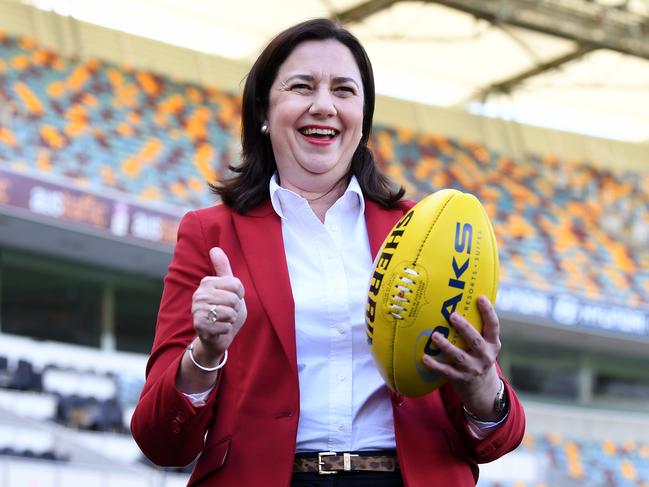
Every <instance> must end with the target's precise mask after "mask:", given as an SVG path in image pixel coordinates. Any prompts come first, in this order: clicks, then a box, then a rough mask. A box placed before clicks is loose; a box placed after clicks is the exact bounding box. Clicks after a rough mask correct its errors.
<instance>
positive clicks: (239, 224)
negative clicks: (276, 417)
mask: <svg viewBox="0 0 649 487" xmlns="http://www.w3.org/2000/svg"><path fill="white" fill-rule="evenodd" d="M232 218H233V220H234V226H235V228H236V231H237V233H238V235H239V241H240V242H241V250H242V252H243V256H244V259H245V260H246V263H247V264H248V270H249V272H250V275H251V277H252V281H253V283H254V285H255V288H256V290H257V295H258V296H259V300H260V301H261V304H262V306H263V307H264V309H265V310H266V313H267V314H268V318H269V319H270V322H271V324H272V325H273V327H274V328H275V332H276V333H277V336H278V337H279V341H280V343H281V344H282V348H283V349H284V353H286V356H287V358H288V361H289V363H290V364H291V367H292V368H293V369H294V371H295V374H296V375H297V360H296V351H295V305H294V302H293V293H292V291H291V282H290V278H289V274H288V265H287V263H286V254H285V252H284V240H283V239H282V223H281V220H280V218H279V216H278V215H277V214H276V213H275V211H274V210H273V207H272V205H271V203H270V200H267V201H266V202H265V203H262V204H261V205H260V206H258V207H257V208H255V209H254V210H252V211H250V212H248V213H247V214H246V215H240V214H238V213H233V215H232Z"/></svg>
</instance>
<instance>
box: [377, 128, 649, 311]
mask: <svg viewBox="0 0 649 487" xmlns="http://www.w3.org/2000/svg"><path fill="white" fill-rule="evenodd" d="M374 148H375V153H376V155H377V157H378V160H379V162H380V164H381V165H382V166H383V168H384V169H386V170H387V172H388V173H389V174H390V176H391V177H393V178H394V179H395V180H396V181H398V182H399V183H400V184H402V185H403V186H404V187H405V188H406V189H407V191H408V194H409V196H410V197H412V198H413V199H420V198H422V197H423V196H425V195H427V194H430V193H431V192H434V191H436V190H438V189H441V188H443V187H453V188H457V189H459V190H462V191H469V192H472V193H474V194H476V196H478V197H479V198H480V200H481V201H482V202H483V204H484V206H485V208H486V209H487V212H488V213H489V215H490V217H491V219H492V222H493V225H494V229H495V231H496V235H497V239H498V244H499V251H500V257H501V276H500V277H501V280H502V281H503V282H507V283H510V284H514V285H515V284H517V283H525V284H526V285H528V286H529V285H531V286H534V287H535V288H537V289H539V290H545V291H547V290H550V289H552V290H553V291H554V292H567V293H571V294H576V295H579V296H581V297H584V298H587V299H591V300H594V301H605V302H606V303H608V304H615V303H617V304H622V305H628V306H631V307H634V306H641V305H642V304H643V303H647V302H649V265H648V264H649V252H648V249H649V235H647V232H646V231H645V230H646V229H647V228H649V175H647V174H637V173H630V172H629V173H620V174H617V173H616V174H614V173H612V172H610V171H607V170H603V169H597V168H595V167H594V166H593V165H589V164H587V163H586V162H583V161H571V162H568V161H559V160H558V159H556V158H553V157H550V156H545V157H541V156H539V155H532V154H531V155H529V157H528V158H527V159H525V160H516V161H514V160H512V159H510V158H507V157H503V156H501V155H499V154H498V153H496V152H494V151H490V150H488V149H487V148H486V147H483V146H480V145H478V144H473V143H469V142H463V141H460V140H454V139H449V138H445V137H441V136H432V135H421V134H416V133H414V132H412V131H407V130H396V129H387V128H380V129H379V130H378V131H377V132H376V134H375V138H374ZM606 222H612V223H609V224H608V227H607V223H606Z"/></svg>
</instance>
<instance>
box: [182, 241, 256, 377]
mask: <svg viewBox="0 0 649 487" xmlns="http://www.w3.org/2000/svg"><path fill="white" fill-rule="evenodd" d="M210 260H211V261H212V266H213V267H214V271H215V275H214V276H206V277H204V278H203V279H202V280H201V283H200V285H199V286H198V288H197V289H196V291H195V292H194V295H193V296H192V316H193V319H194V330H196V335H197V337H198V340H199V342H200V343H197V341H196V340H195V341H194V348H195V350H196V352H195V355H196V356H197V358H198V356H200V357H201V359H203V361H202V362H201V364H202V365H205V366H206V367H212V366H214V365H215V364H216V363H217V362H218V361H219V359H220V357H221V356H222V355H223V354H224V353H225V351H226V350H227V349H228V347H229V346H230V344H231V343H232V340H234V337H235V336H236V334H237V333H238V332H239V330H240V329H241V326H243V323H244V322H245V321H246V316H247V310H246V303H245V301H244V299H243V298H244V289H243V284H241V281H240V280H239V279H237V278H236V277H234V276H233V275H232V268H231V267H230V261H229V260H228V257H227V255H225V252H223V250H221V249H220V248H219V247H212V249H211V250H210ZM199 348H200V350H199Z"/></svg>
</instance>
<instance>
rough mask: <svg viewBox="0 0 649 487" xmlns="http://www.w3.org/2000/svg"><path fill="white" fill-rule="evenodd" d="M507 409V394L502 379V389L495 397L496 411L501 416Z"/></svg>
mask: <svg viewBox="0 0 649 487" xmlns="http://www.w3.org/2000/svg"><path fill="white" fill-rule="evenodd" d="M506 410H507V394H505V383H504V382H503V381H502V379H500V389H498V392H497V393H496V397H495V398H494V412H495V413H498V414H500V415H501V416H502V415H503V413H504V412H505V411H506Z"/></svg>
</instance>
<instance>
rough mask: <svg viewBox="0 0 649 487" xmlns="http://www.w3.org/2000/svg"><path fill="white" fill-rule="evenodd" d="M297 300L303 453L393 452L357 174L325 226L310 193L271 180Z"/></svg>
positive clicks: (299, 442)
mask: <svg viewBox="0 0 649 487" xmlns="http://www.w3.org/2000/svg"><path fill="white" fill-rule="evenodd" d="M270 196H271V202H272V205H273V208H274V209H275V211H276V212H277V214H278V215H279V216H280V218H281V221H282V237H283V240H284V249H285V252H286V260H287V263H288V272H289V277H290V280H291V288H292V291H293V299H294V302H295V334H296V345H297V364H298V377H299V384H300V418H299V425H298V432H297V447H296V452H298V453H299V452H305V451H361V450H382V449H394V448H395V438H394V426H393V418H392V406H391V404H390V398H389V395H388V390H387V387H386V385H385V382H384V381H383V379H382V378H381V376H380V374H379V372H378V370H377V368H376V366H375V365H374V363H373V359H372V356H371V353H370V350H369V346H368V344H367V336H366V334H365V321H364V316H365V302H366V300H367V287H368V283H369V279H370V275H371V272H372V255H371V252H370V245H369V240H368V237H367V227H366V225H365V202H364V200H363V194H362V192H361V189H360V186H359V184H358V181H357V180H356V178H355V177H352V180H351V182H350V184H349V186H348V188H347V190H346V191H345V193H344V194H343V195H342V196H341V197H340V198H339V199H338V200H337V201H336V202H335V203H334V204H333V206H332V207H331V208H329V210H328V211H327V213H326V215H325V221H324V223H322V222H321V221H320V220H319V219H318V217H317V216H316V215H315V213H313V210H312V209H311V207H310V206H309V203H308V201H307V200H306V199H304V198H303V197H301V196H299V195H297V194H295V193H293V192H292V191H289V190H287V189H285V188H282V187H280V186H279V185H278V184H277V175H275V176H273V178H272V179H271V182H270Z"/></svg>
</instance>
